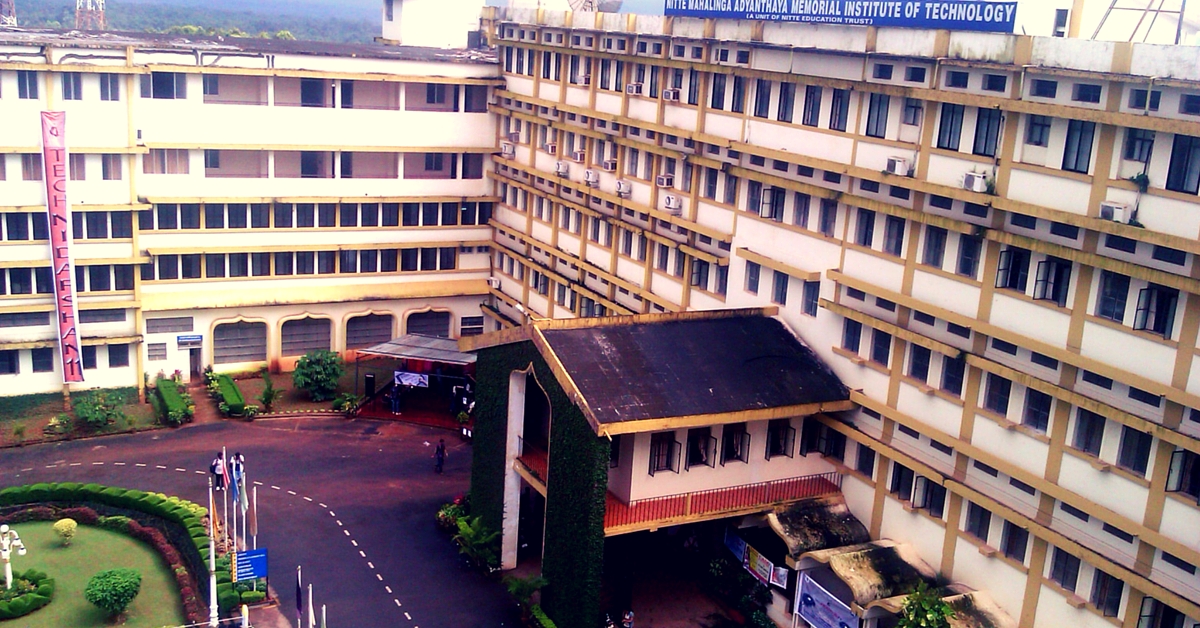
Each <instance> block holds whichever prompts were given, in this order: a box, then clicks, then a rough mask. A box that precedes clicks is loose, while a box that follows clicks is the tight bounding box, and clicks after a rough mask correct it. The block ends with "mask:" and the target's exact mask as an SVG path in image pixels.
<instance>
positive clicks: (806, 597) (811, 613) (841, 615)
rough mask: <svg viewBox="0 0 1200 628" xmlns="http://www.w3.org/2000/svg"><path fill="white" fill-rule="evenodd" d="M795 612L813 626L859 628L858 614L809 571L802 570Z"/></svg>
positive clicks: (819, 627)
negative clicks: (809, 573)
mask: <svg viewBox="0 0 1200 628" xmlns="http://www.w3.org/2000/svg"><path fill="white" fill-rule="evenodd" d="M795 613H796V614H797V615H799V616H800V618H801V619H803V620H804V621H806V622H808V624H809V625H810V626H812V628H858V625H859V621H858V615H855V614H854V611H851V610H850V607H849V606H847V605H846V604H844V603H843V602H842V601H841V600H839V599H837V598H836V597H834V596H833V594H832V593H830V592H829V591H826V590H825V589H824V588H823V587H822V586H821V585H819V584H817V582H816V581H815V580H813V579H812V578H810V577H809V575H808V573H805V572H801V574H800V586H799V587H798V590H797V591H796V610H795Z"/></svg>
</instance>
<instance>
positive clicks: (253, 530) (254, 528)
mask: <svg viewBox="0 0 1200 628" xmlns="http://www.w3.org/2000/svg"><path fill="white" fill-rule="evenodd" d="M246 522H247V524H248V525H249V526H250V536H258V489H257V488H256V489H254V503H253V504H251V506H250V515H249V517H248V518H247V519H246Z"/></svg>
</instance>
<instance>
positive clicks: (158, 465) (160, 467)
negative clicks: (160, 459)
mask: <svg viewBox="0 0 1200 628" xmlns="http://www.w3.org/2000/svg"><path fill="white" fill-rule="evenodd" d="M154 468H155V469H166V467H164V466H162V465H161V464H156V465H154Z"/></svg>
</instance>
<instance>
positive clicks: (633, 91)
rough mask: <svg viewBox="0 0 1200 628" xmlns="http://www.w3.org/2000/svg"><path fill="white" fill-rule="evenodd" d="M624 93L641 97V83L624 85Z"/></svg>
mask: <svg viewBox="0 0 1200 628" xmlns="http://www.w3.org/2000/svg"><path fill="white" fill-rule="evenodd" d="M625 93H626V94H630V95H632V96H641V95H642V84H641V83H630V84H628V85H626V86H625Z"/></svg>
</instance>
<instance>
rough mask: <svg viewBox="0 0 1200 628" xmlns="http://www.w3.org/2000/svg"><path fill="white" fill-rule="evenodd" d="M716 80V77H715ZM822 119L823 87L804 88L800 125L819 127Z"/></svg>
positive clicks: (810, 86) (809, 86) (811, 86)
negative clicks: (802, 112) (802, 113)
mask: <svg viewBox="0 0 1200 628" xmlns="http://www.w3.org/2000/svg"><path fill="white" fill-rule="evenodd" d="M713 78H714V79H715V78H716V77H715V76H714V77H713ZM820 119H821V87H820V86H819V85H808V86H806V87H805V88H804V115H803V117H802V118H801V120H800V123H801V124H803V125H805V126H817V125H818V123H819V121H820Z"/></svg>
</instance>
